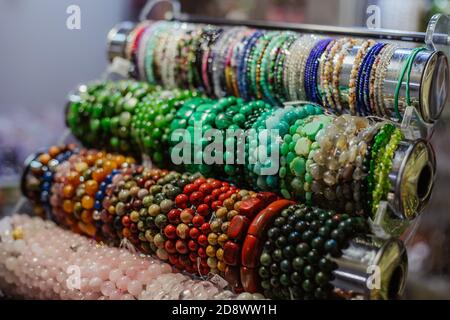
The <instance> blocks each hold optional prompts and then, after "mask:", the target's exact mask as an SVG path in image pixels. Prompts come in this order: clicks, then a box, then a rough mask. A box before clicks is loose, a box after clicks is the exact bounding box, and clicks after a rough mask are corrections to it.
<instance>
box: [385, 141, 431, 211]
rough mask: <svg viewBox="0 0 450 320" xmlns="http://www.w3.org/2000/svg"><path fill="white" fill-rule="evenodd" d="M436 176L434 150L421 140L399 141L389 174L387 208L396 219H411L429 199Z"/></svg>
mask: <svg viewBox="0 0 450 320" xmlns="http://www.w3.org/2000/svg"><path fill="white" fill-rule="evenodd" d="M435 174H436V159H435V154H434V150H433V149H432V147H431V145H430V144H429V143H428V142H427V141H425V140H416V141H414V142H412V141H401V142H400V144H399V146H398V149H397V151H396V152H395V155H394V159H393V165H392V170H391V172H390V173H389V179H390V182H391V190H390V191H389V194H388V203H389V208H390V210H391V211H392V213H393V214H394V215H395V216H397V217H398V218H400V219H407V220H411V219H414V218H415V217H416V216H417V215H419V214H420V213H421V212H422V209H423V208H424V206H425V205H426V204H427V202H428V201H429V199H430V196H431V192H432V190H433V186H434V180H435Z"/></svg>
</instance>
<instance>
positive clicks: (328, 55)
mask: <svg viewBox="0 0 450 320" xmlns="http://www.w3.org/2000/svg"><path fill="white" fill-rule="evenodd" d="M349 41H350V40H349V39H347V38H343V39H339V40H336V41H334V42H331V43H330V45H329V47H328V48H327V50H326V51H325V52H324V54H323V55H322V56H321V58H320V62H319V63H320V67H319V69H320V87H321V96H322V104H323V105H324V106H327V107H328V108H331V109H335V102H334V101H333V91H332V88H331V85H332V82H333V70H334V68H333V63H334V59H335V56H336V55H337V54H338V53H339V52H340V51H341V50H342V47H343V46H344V45H345V44H346V43H347V42H349Z"/></svg>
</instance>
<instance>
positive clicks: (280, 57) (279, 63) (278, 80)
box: [269, 35, 298, 104]
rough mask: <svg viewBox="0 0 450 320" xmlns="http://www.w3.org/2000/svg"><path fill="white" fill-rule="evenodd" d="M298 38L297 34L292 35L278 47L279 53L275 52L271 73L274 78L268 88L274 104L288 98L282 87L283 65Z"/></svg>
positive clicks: (283, 77) (284, 72)
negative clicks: (274, 101)
mask: <svg viewBox="0 0 450 320" xmlns="http://www.w3.org/2000/svg"><path fill="white" fill-rule="evenodd" d="M297 40H298V36H297V35H293V36H291V37H289V38H288V39H287V40H286V41H285V42H284V43H283V44H282V45H281V46H280V49H279V53H278V54H277V57H276V60H275V62H274V67H273V73H274V80H273V83H272V82H269V88H270V91H271V92H272V95H273V96H274V98H275V99H276V104H282V103H283V102H285V101H286V100H287V99H289V97H288V94H287V91H286V90H285V87H284V79H285V74H286V72H287V71H286V70H285V65H286V61H287V59H288V57H289V54H290V49H291V47H292V46H293V45H294V43H295V42H296V41H297Z"/></svg>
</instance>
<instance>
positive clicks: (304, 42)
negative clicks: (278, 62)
mask: <svg viewBox="0 0 450 320" xmlns="http://www.w3.org/2000/svg"><path fill="white" fill-rule="evenodd" d="M318 41H319V38H317V37H315V36H311V35H304V36H302V37H300V38H299V39H298V40H297V41H296V42H295V43H294V44H293V46H292V49H291V50H290V51H291V52H290V55H289V57H288V61H287V66H286V70H285V77H284V86H285V88H286V89H287V90H288V92H289V99H290V100H292V101H297V100H300V101H303V100H306V91H305V86H304V79H305V78H304V76H303V75H304V74H305V72H306V69H305V68H306V62H307V59H308V57H309V55H310V53H311V50H312V49H313V48H314V47H315V45H316V44H317V42H318Z"/></svg>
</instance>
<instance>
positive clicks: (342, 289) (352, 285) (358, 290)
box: [332, 236, 408, 300]
mask: <svg viewBox="0 0 450 320" xmlns="http://www.w3.org/2000/svg"><path fill="white" fill-rule="evenodd" d="M332 260H333V261H334V262H335V263H336V264H337V269H336V270H335V271H334V272H333V274H334V277H335V279H334V280H333V282H332V284H333V285H334V287H335V288H336V290H335V291H336V293H338V294H339V295H341V296H343V297H346V298H354V299H370V300H379V299H395V298H398V297H399V296H400V295H401V294H402V293H403V290H404V287H405V280H406V275H407V272H408V257H407V254H406V249H405V247H404V245H403V243H402V242H401V241H400V240H394V239H388V240H383V239H379V238H376V237H372V236H368V237H364V238H362V237H360V238H355V239H353V240H351V241H350V244H349V246H348V247H347V249H345V250H343V254H342V256H341V257H340V258H332Z"/></svg>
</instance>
